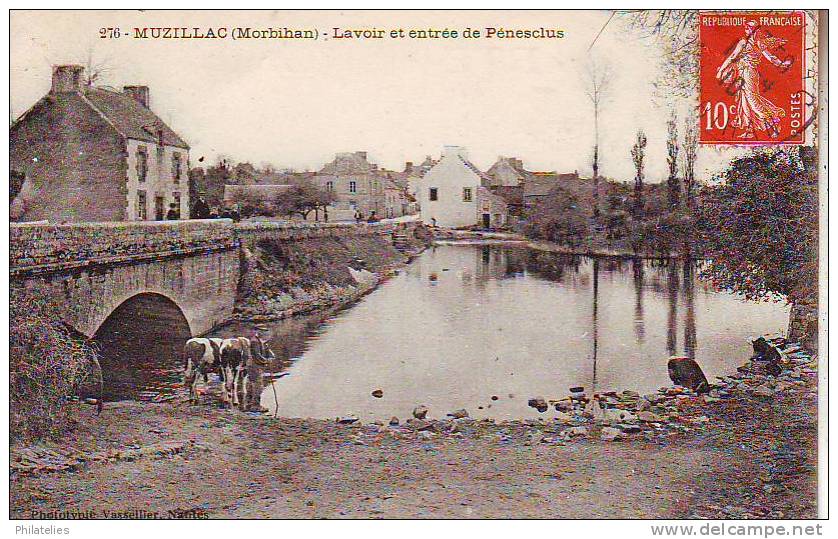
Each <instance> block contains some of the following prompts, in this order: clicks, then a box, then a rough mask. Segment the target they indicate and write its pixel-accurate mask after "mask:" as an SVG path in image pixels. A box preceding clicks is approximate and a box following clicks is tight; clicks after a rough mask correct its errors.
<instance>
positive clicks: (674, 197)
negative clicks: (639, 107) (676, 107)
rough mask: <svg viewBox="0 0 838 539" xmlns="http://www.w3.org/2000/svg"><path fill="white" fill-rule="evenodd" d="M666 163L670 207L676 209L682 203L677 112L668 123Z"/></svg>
mask: <svg viewBox="0 0 838 539" xmlns="http://www.w3.org/2000/svg"><path fill="white" fill-rule="evenodd" d="M666 127H667V136H666V163H667V165H669V178H667V180H666V186H667V194H668V195H669V207H670V209H676V208H677V207H678V205H679V204H680V198H681V182H680V180H679V179H678V117H677V116H676V114H675V112H673V113H672V115H671V116H670V117H669V121H668V122H667V124H666Z"/></svg>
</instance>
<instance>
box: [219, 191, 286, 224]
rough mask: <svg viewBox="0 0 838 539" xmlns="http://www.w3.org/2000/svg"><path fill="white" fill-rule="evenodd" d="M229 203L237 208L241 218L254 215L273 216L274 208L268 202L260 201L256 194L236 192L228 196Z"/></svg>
mask: <svg viewBox="0 0 838 539" xmlns="http://www.w3.org/2000/svg"><path fill="white" fill-rule="evenodd" d="M229 202H231V203H233V204H235V205H236V207H238V209H239V213H240V214H241V216H242V217H245V218H247V217H253V216H254V215H268V216H271V215H273V214H274V211H275V208H274V207H273V205H272V204H270V203H269V202H266V201H265V200H263V199H262V197H260V196H259V195H258V194H257V193H254V192H252V191H246V190H243V189H242V190H236V191H233V192H232V193H231V194H230V197H229Z"/></svg>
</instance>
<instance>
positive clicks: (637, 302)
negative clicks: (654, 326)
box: [631, 258, 646, 344]
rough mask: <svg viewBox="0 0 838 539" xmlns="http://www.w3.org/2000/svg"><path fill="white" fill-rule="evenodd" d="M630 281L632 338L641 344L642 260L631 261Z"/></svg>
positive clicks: (643, 334)
mask: <svg viewBox="0 0 838 539" xmlns="http://www.w3.org/2000/svg"><path fill="white" fill-rule="evenodd" d="M631 269H632V281H633V283H634V336H635V338H636V339H637V343H638V344H643V340H644V337H645V336H646V328H645V326H644V324H643V260H642V259H640V258H635V259H633V260H632V261H631Z"/></svg>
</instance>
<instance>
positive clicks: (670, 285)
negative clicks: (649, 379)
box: [666, 260, 678, 356]
mask: <svg viewBox="0 0 838 539" xmlns="http://www.w3.org/2000/svg"><path fill="white" fill-rule="evenodd" d="M668 262H669V263H668V264H667V277H666V297H667V300H668V302H669V316H668V318H667V320H666V328H667V332H666V350H667V351H668V352H669V355H670V356H674V355H675V349H676V348H677V347H678V266H677V265H678V262H676V261H675V260H670V261H668Z"/></svg>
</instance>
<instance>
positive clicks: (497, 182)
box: [486, 156, 532, 187]
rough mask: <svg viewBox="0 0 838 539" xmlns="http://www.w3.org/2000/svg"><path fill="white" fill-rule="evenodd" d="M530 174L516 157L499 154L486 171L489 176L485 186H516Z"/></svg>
mask: <svg viewBox="0 0 838 539" xmlns="http://www.w3.org/2000/svg"><path fill="white" fill-rule="evenodd" d="M531 174H532V173H531V172H529V171H528V170H526V169H525V168H524V163H523V162H522V161H521V160H520V159H518V158H517V157H503V156H500V157H498V160H497V161H495V163H494V164H493V165H492V166H491V167H489V170H487V171H486V176H488V177H489V185H488V186H487V187H517V186H519V185H522V184H523V183H524V180H526V179H527V178H528V177H529V176H530V175H531Z"/></svg>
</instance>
